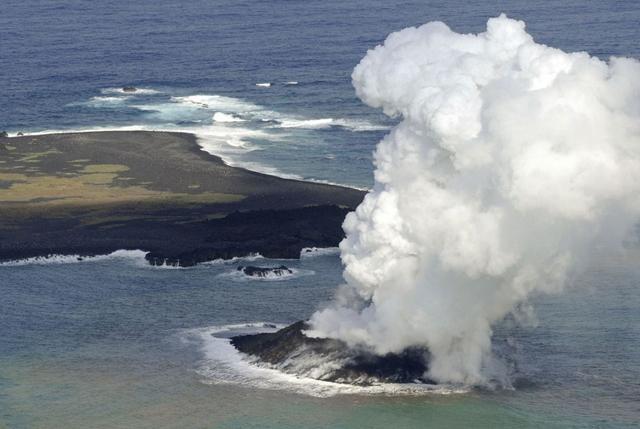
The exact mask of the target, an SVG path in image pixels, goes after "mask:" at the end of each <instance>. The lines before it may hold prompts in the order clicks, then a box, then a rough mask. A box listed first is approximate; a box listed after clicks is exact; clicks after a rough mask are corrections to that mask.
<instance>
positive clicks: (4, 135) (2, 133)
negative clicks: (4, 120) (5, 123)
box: [0, 131, 9, 137]
mask: <svg viewBox="0 0 640 429" xmlns="http://www.w3.org/2000/svg"><path fill="white" fill-rule="evenodd" d="M0 137H9V133H7V132H6V131H0Z"/></svg>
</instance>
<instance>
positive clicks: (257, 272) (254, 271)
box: [238, 265, 293, 277]
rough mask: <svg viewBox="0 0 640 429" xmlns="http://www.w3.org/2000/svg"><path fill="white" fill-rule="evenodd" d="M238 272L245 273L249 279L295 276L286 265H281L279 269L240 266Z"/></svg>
mask: <svg viewBox="0 0 640 429" xmlns="http://www.w3.org/2000/svg"><path fill="white" fill-rule="evenodd" d="M238 271H241V272H243V273H244V274H245V275H247V276H249V277H271V276H275V277H281V276H286V275H289V274H293V271H292V270H291V269H290V268H287V267H286V266H284V265H280V266H279V267H254V266H252V265H249V266H243V265H240V266H239V267H238Z"/></svg>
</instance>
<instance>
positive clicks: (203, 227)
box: [0, 131, 365, 266]
mask: <svg viewBox="0 0 640 429" xmlns="http://www.w3.org/2000/svg"><path fill="white" fill-rule="evenodd" d="M364 194H365V193H364V192H363V191H359V190H355V189H352V188H346V187H340V186H335V185H327V184H321V183H315V182H305V181H299V180H294V179H284V178H279V177H275V176H269V175H266V174H263V173H257V172H253V171H249V170H246V169H243V168H239V167H232V166H229V165H227V164H226V163H224V161H223V160H222V159H221V158H219V157H217V156H214V155H211V154H209V153H207V152H205V151H203V150H202V149H201V148H200V146H199V145H198V144H197V137H196V136H195V135H194V134H188V133H178V132H154V131H100V132H80V133H60V134H58V133H56V134H39V135H25V136H19V137H7V138H0V238H1V239H0V260H2V261H8V260H19V259H25V258H30V257H43V256H48V255H53V254H58V255H81V256H94V255H101V254H108V253H111V252H113V251H116V250H120V249H127V250H135V249H140V250H143V251H147V252H149V253H148V254H147V256H146V259H147V260H148V261H149V262H150V263H151V264H154V265H179V266H191V265H194V264H197V263H199V262H204V261H208V260H213V259H229V258H233V257H242V256H246V255H247V254H251V253H260V254H262V255H263V256H265V257H272V258H299V257H300V251H301V250H302V248H305V247H334V246H337V244H338V243H339V241H340V240H341V239H342V237H343V232H342V229H341V224H342V221H343V219H344V216H345V215H346V213H348V212H349V211H351V210H353V209H354V208H355V207H356V206H357V205H358V204H359V203H360V201H361V200H362V198H363V197H364Z"/></svg>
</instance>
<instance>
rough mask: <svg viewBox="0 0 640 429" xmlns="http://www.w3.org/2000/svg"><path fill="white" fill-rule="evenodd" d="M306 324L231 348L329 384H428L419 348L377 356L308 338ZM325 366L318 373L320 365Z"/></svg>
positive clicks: (236, 341) (243, 339)
mask: <svg viewBox="0 0 640 429" xmlns="http://www.w3.org/2000/svg"><path fill="white" fill-rule="evenodd" d="M306 329H308V326H307V324H306V322H304V321H300V322H296V323H294V324H292V325H289V326H287V327H285V328H283V329H281V330H279V331H277V332H274V333H261V334H253V335H240V336H236V337H233V338H231V344H233V346H234V347H235V348H236V349H238V350H239V351H240V352H242V353H245V354H247V355H250V356H253V357H255V358H256V359H257V360H258V363H263V364H267V365H269V366H273V367H276V368H278V369H280V370H282V371H284V372H289V373H294V374H298V375H304V376H312V377H314V378H317V379H320V380H324V381H332V382H337V383H348V384H358V385H368V384H372V383H377V382H384V383H415V382H419V383H428V384H434V382H433V381H432V380H429V379H428V378H426V377H425V375H424V374H425V372H426V371H427V369H428V352H427V351H426V350H424V349H422V348H408V349H406V350H404V351H403V352H401V353H388V354H386V355H384V356H379V355H376V354H374V353H372V352H371V351H369V350H365V349H361V348H360V349H352V348H349V347H348V346H347V345H346V344H345V343H344V342H342V341H339V340H334V339H326V338H309V337H307V336H305V335H304V333H303V331H304V330H306ZM327 362H333V363H339V365H337V366H335V365H327V366H326V369H324V370H318V368H321V367H322V364H323V363H327Z"/></svg>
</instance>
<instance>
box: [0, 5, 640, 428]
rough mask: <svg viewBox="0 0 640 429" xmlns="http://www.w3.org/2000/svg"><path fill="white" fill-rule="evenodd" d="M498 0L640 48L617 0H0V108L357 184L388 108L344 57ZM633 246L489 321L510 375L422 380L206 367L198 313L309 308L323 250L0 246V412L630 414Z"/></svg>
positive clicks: (136, 422) (327, 264)
mask: <svg viewBox="0 0 640 429" xmlns="http://www.w3.org/2000/svg"><path fill="white" fill-rule="evenodd" d="M500 12H506V13H507V14H509V15H510V16H513V17H516V18H520V19H523V20H525V21H526V22H527V27H528V29H529V32H530V33H531V34H532V35H533V36H534V38H535V39H536V40H538V41H539V42H542V43H545V44H548V45H552V46H555V47H558V48H561V49H563V50H567V51H582V50H585V51H588V52H590V53H591V54H592V55H597V56H599V57H601V58H607V57H609V56H610V55H622V56H632V57H640V44H639V43H638V41H639V40H640V26H639V25H638V22H640V5H638V4H637V3H636V2H633V1H562V2H560V1H554V2H552V1H536V2H532V1H504V2H485V1H478V2H462V1H455V0H454V1H396V2H393V1H366V2H356V1H352V0H343V1H333V0H329V1H298V0H286V1H285V0H272V1H263V2H257V1H255V2H249V1H205V0H192V1H188V2H177V1H168V0H156V1H153V2H136V1H120V0H118V1H113V0H111V1H109V0H107V1H101V2H91V1H81V0H56V1H48V0H39V1H38V0H26V1H24V0H22V1H17V0H3V2H2V8H1V11H0V94H1V95H2V103H0V130H2V129H6V130H7V131H9V132H12V133H16V132H18V131H23V132H35V131H43V130H77V129H85V128H100V127H116V128H118V127H125V126H135V127H146V128H159V129H185V130H188V131H194V132H198V133H200V134H201V135H202V142H203V145H207V147H208V148H209V150H211V151H212V152H214V153H219V154H221V155H223V156H224V157H225V159H227V160H229V161H230V162H236V163H238V164H239V165H245V166H248V167H252V168H257V169H263V170H266V171H272V170H269V169H276V170H277V171H278V172H279V173H281V174H293V175H296V176H299V177H303V178H309V179H320V180H327V181H333V182H340V183H347V184H352V185H356V186H369V185H370V184H371V182H372V166H371V151H372V150H373V148H374V147H375V144H376V143H377V141H378V140H379V139H380V138H381V137H382V136H383V135H384V134H385V132H386V127H388V126H391V125H393V120H391V119H388V118H384V117H383V116H382V115H381V114H380V113H379V112H376V111H374V110H372V109H370V108H368V107H366V106H364V105H363V104H362V103H361V102H359V101H358V100H357V99H356V97H355V95H354V93H353V89H352V87H351V84H350V74H351V70H352V69H353V67H354V66H355V65H356V64H357V63H358V61H359V60H360V58H362V56H363V55H364V54H365V52H366V50H367V49H369V48H372V47H373V46H375V45H376V44H377V43H379V42H381V41H382V40H383V39H384V38H385V37H386V35H387V34H388V33H389V32H391V31H394V30H398V29H401V28H404V27H407V26H410V25H418V24H422V23H424V22H427V21H431V20H442V21H445V22H446V23H447V24H449V25H450V26H451V27H452V28H453V29H455V30H456V31H461V32H478V31H483V29H484V26H485V23H486V20H487V18H488V17H491V16H496V15H498V14H499V13H500ZM293 81H295V82H298V83H297V84H296V85H293V84H286V83H287V82H293ZM264 82H270V83H272V85H271V87H268V88H267V87H260V86H256V83H264ZM124 85H133V86H136V87H138V88H144V89H147V90H153V91H152V92H151V93H145V94H139V93H136V94H134V95H126V94H122V93H119V92H117V91H114V90H113V89H114V88H115V89H117V88H121V87H122V86H124ZM212 96H224V97H227V98H224V99H221V98H215V97H214V98H211V97H212ZM179 97H182V98H179ZM185 97H191V98H185ZM194 97H198V98H194ZM203 97H204V98H203ZM207 97H208V98H207ZM202 100H205V101H206V103H205V104H207V105H206V106H203V105H202V104H194V101H196V102H201V101H202ZM215 113H225V114H227V115H235V117H236V118H239V119H243V120H244V121H243V122H233V123H226V122H220V121H214V120H213V115H214V114H215ZM329 119H332V120H333V121H332V122H331V121H328V120H329ZM317 120H323V121H320V122H318V121H317ZM309 121H315V122H309ZM292 125H293V127H292ZM230 143H231V144H230ZM637 260H638V255H635V256H630V257H625V258H623V257H615V258H613V257H612V258H610V259H607V260H599V259H597V262H594V264H593V266H592V267H590V269H589V270H588V271H587V272H586V273H585V274H584V275H583V276H582V277H581V278H580V279H579V281H577V283H578V284H577V285H576V286H582V287H576V288H574V289H571V290H570V291H568V292H567V293H566V294H564V295H562V296H556V297H536V299H535V307H536V310H537V314H538V320H539V323H538V325H537V326H526V327H518V326H515V325H514V324H513V323H511V322H509V321H507V322H505V323H504V324H502V325H501V326H499V327H498V328H497V330H496V338H495V344H496V346H497V347H499V346H500V345H502V344H508V348H507V349H508V357H509V359H510V360H511V361H513V362H515V364H516V367H517V371H518V374H519V377H521V380H522V384H521V385H518V386H516V387H517V388H516V390H499V391H495V392H494V391H472V392H469V393H464V394H454V395H431V396H426V397H425V396H418V397H405V396H402V397H388V396H382V397H380V396H366V395H364V396H363V395H357V394H356V395H347V396H344V395H338V396H330V397H328V398H317V397H314V396H309V395H307V394H300V393H294V390H295V389H288V387H291V386H288V385H286V386H284V390H262V389H258V388H256V387H255V385H252V384H251V383H249V385H248V386H247V385H242V383H240V384H210V383H215V382H216V380H218V378H217V377H218V376H219V375H220V373H219V372H216V371H220V368H219V362H218V361H216V360H211V359H208V358H207V356H206V354H204V353H203V351H202V348H201V347H202V344H200V343H198V342H197V341H192V340H193V338H192V337H193V335H195V334H194V332H200V331H197V330H199V329H207V328H208V329H211V328H210V327H211V326H219V325H228V324H234V323H246V322H255V321H268V322H276V323H287V322H291V321H294V320H297V319H300V318H303V317H307V316H308V315H309V314H310V313H311V312H312V311H313V310H314V309H316V308H317V307H318V306H320V305H321V304H322V303H323V302H326V300H328V299H330V297H331V295H332V293H333V291H334V289H335V287H336V285H337V284H338V283H339V282H340V271H341V268H340V263H339V260H338V258H337V257H336V256H335V255H334V256H324V257H318V258H314V259H310V260H303V261H300V262H286V263H287V264H291V265H292V266H294V267H297V268H299V269H301V270H308V272H307V274H308V275H305V276H301V277H296V278H293V279H290V280H287V281H283V282H242V281H235V280H234V279H233V278H229V277H226V276H221V274H224V273H227V272H231V271H233V269H234V266H233V265H230V266H227V265H212V266H204V267H200V268H195V269H189V270H163V269H151V268H148V267H143V266H140V265H139V264H138V263H135V262H132V261H130V260H113V259H112V260H105V261H101V262H86V263H81V264H60V265H27V266H17V267H0V293H1V296H2V298H1V299H0V427H5V426H6V427H10V428H32V427H43V428H50V427H72V428H74V427H109V428H111V427H126V428H130V427H154V428H156V427H234V428H246V427H273V428H286V427H292V428H293V427H314V428H321V427H335V428H343V427H385V428H386V427H397V428H404V427H407V428H410V427H532V428H533V427H571V428H578V427H637V423H638V421H640V405H639V404H640V384H639V380H640V354H639V353H640V319H639V317H638V314H640V302H639V299H640V298H639V294H638V285H639V284H640V272H639V271H638V268H637V267H638V264H637ZM263 262H264V263H272V262H271V261H263ZM273 263H279V261H274V262H273ZM311 272H312V273H311ZM194 330H195V331H194ZM312 393H313V392H312Z"/></svg>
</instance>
